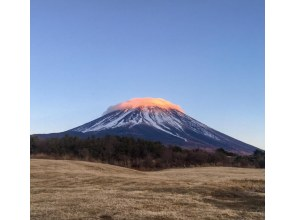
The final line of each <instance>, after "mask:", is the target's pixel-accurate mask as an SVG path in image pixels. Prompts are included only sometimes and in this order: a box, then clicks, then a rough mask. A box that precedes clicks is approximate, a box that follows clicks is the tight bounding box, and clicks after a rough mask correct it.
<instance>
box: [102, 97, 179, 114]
mask: <svg viewBox="0 0 294 220" xmlns="http://www.w3.org/2000/svg"><path fill="white" fill-rule="evenodd" d="M140 107H141V108H143V107H159V108H163V109H175V110H178V111H180V112H184V110H183V109H182V108H181V107H180V106H178V105H175V104H173V103H171V102H169V101H167V100H165V99H162V98H149V97H148V98H133V99H130V100H128V101H125V102H121V103H119V104H117V105H114V106H110V107H109V108H108V109H107V111H106V112H105V113H104V114H107V113H110V112H113V111H116V110H123V109H132V108H140Z"/></svg>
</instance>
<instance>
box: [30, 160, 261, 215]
mask: <svg viewBox="0 0 294 220" xmlns="http://www.w3.org/2000/svg"><path fill="white" fill-rule="evenodd" d="M264 192H265V191H264V170H263V169H245V168H229V167H201V168H186V169H169V170H163V171H155V172H141V171H136V170H131V169H127V168H123V167H116V166H112V165H108V164H101V163H91V162H82V161H69V160H43V159H32V160H31V219H104V220H111V219H126V220H128V219H264Z"/></svg>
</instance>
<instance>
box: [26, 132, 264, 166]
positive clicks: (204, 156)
mask: <svg viewBox="0 0 294 220" xmlns="http://www.w3.org/2000/svg"><path fill="white" fill-rule="evenodd" d="M30 153H31V157H32V158H54V159H77V160H85V161H97V162H104V163H109V164H113V165H119V166H124V167H129V168H134V169H139V170H156V169H164V168H172V167H191V166H234V167H255V168H264V167H265V152H264V151H261V150H256V151H255V152H254V153H253V154H252V155H249V156H244V155H243V156H241V155H237V154H234V153H231V152H227V151H225V150H224V149H222V148H219V149H217V150H216V151H214V152H208V151H204V150H200V149H193V150H188V149H182V148H180V147H178V146H172V145H170V146H164V145H163V144H161V143H160V142H152V141H146V140H142V139H135V138H131V137H119V136H106V137H103V138H96V137H89V138H86V139H81V138H78V137H71V136H65V137H62V138H49V139H40V138H38V137H37V136H33V135H32V136H31V143H30Z"/></svg>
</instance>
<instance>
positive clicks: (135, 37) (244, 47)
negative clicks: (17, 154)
mask: <svg viewBox="0 0 294 220" xmlns="http://www.w3.org/2000/svg"><path fill="white" fill-rule="evenodd" d="M30 28H31V100H30V102H31V133H32V134H34V133H51V132H60V131H64V130H68V129H71V128H73V127H76V126H78V125H81V124H83V123H86V122H88V121H91V120H93V119H95V118H98V117H100V116H101V115H102V113H103V112H104V111H105V110H106V109H107V108H108V107H109V106H110V105H115V104H117V103H119V102H122V101H125V100H128V99H131V98H135V97H160V98H164V99H166V100H168V101H170V102H172V103H175V104H177V105H179V106H181V107H182V108H183V109H184V110H185V112H186V113H187V114H188V115H190V116H192V117H193V118H195V119H197V120H199V121H201V122H202V123H204V124H206V125H208V126H210V127H212V128H214V129H216V130H218V131H221V132H223V133H225V134H228V135H230V136H232V137H234V138H237V139H239V140H241V141H244V142H246V143H249V144H252V145H254V146H257V147H260V148H263V149H264V110H265V109H264V1H263V0H238V1H236V0H191V1H190V0H123V1H122V0H47V1H39V0H31V27H30Z"/></svg>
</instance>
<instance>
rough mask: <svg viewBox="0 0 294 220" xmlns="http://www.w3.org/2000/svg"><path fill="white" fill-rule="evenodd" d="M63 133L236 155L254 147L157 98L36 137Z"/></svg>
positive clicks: (133, 102) (120, 106)
mask: <svg viewBox="0 0 294 220" xmlns="http://www.w3.org/2000/svg"><path fill="white" fill-rule="evenodd" d="M64 135H73V136H79V137H89V136H95V137H102V136H105V135H119V136H132V137H137V138H142V139H146V140H154V141H160V142H162V143H164V144H172V145H179V146H181V147H184V148H191V149H192V148H201V149H206V150H214V149H217V148H223V149H224V150H226V151H229V152H233V153H238V154H251V153H253V152H254V151H255V150H256V149H257V148H256V147H254V146H252V145H249V144H246V143H244V142H241V141H239V140H237V139H234V138H232V137H230V136H228V135H225V134H223V133H221V132H219V131H216V130H214V129H212V128H210V127H208V126H207V125H205V124H203V123H201V122H199V121H197V120H195V119H193V118H192V117H190V116H188V115H186V114H185V113H184V112H183V110H182V109H181V108H180V107H179V106H177V105H174V104H172V103H170V102H168V101H166V100H164V99H158V98H157V99H156V98H138V99H132V100H129V101H127V102H123V103H120V104H118V105H115V106H111V107H110V108H108V109H107V111H106V112H105V113H104V115H102V116H101V117H100V118H97V119H95V120H93V121H91V122H88V123H86V124H83V125H81V126H78V127H76V128H73V129H70V130H68V131H65V132H61V133H52V134H39V135H37V136H39V137H43V138H49V137H62V136H64Z"/></svg>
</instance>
